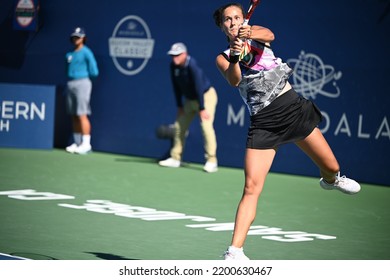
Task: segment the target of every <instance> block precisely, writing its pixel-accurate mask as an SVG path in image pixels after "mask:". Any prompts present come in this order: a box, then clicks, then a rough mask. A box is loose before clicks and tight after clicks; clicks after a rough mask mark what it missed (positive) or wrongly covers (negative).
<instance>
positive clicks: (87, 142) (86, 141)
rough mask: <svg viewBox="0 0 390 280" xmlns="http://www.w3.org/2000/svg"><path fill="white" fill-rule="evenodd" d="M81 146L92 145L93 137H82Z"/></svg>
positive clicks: (85, 135)
mask: <svg viewBox="0 0 390 280" xmlns="http://www.w3.org/2000/svg"><path fill="white" fill-rule="evenodd" d="M81 140H82V141H81V144H83V145H91V135H87V134H84V135H83V136H82V137H81Z"/></svg>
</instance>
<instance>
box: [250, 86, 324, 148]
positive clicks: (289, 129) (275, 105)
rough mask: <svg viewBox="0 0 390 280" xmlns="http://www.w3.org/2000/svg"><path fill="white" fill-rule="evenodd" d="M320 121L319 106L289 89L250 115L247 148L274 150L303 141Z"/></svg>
mask: <svg viewBox="0 0 390 280" xmlns="http://www.w3.org/2000/svg"><path fill="white" fill-rule="evenodd" d="M321 120H322V115H321V111H320V110H319V109H318V107H317V106H316V105H315V104H314V103H313V102H311V101H310V100H307V99H305V98H303V97H302V96H300V95H298V94H297V93H296V92H295V90H294V89H290V90H289V91H287V92H285V93H284V94H282V95H281V96H279V97H278V98H276V99H275V100H274V101H273V102H272V103H271V104H270V105H268V106H267V107H265V108H264V109H263V110H261V111H260V112H259V113H257V114H256V115H254V116H251V124H250V127H249V130H248V138H247V142H246V147H247V148H250V149H272V148H277V147H278V146H280V145H282V144H287V143H294V142H297V141H300V140H303V139H304V138H306V137H307V136H308V135H309V134H310V133H311V132H312V131H313V130H314V128H315V127H316V126H317V125H318V124H319V122H321Z"/></svg>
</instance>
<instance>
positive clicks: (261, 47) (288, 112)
mask: <svg viewBox="0 0 390 280" xmlns="http://www.w3.org/2000/svg"><path fill="white" fill-rule="evenodd" d="M213 16H214V20H215V23H216V25H217V26H218V27H219V28H221V29H222V31H223V32H224V33H225V35H226V36H227V39H228V42H229V48H228V49H227V50H225V51H224V52H222V53H220V54H219V55H218V56H217V58H216V64H217V68H218V69H219V71H220V72H221V74H222V76H223V77H224V78H225V79H226V80H227V82H228V83H229V84H230V85H231V86H234V87H237V88H238V90H239V93H240V95H241V97H242V99H243V101H244V102H245V104H246V105H247V107H248V110H249V113H250V116H251V120H250V127H249V130H248V136H247V143H246V154H245V185H244V191H243V195H242V198H241V200H240V202H239V205H238V209H237V213H236V218H235V226H234V232H233V238H232V241H231V245H230V246H229V247H228V249H227V251H226V252H225V254H224V258H225V260H246V259H248V257H247V256H245V254H244V251H243V246H244V242H245V239H246V236H247V234H248V231H249V228H250V226H251V224H252V222H253V221H254V219H255V216H256V208H257V203H258V199H259V197H260V194H261V191H262V189H263V185H264V181H265V178H266V176H267V174H268V172H269V170H270V168H271V164H272V162H273V160H274V157H275V155H276V152H277V150H278V147H279V146H281V145H282V144H286V143H295V144H296V145H297V146H298V147H299V148H300V149H302V151H303V152H304V153H306V154H307V155H308V156H309V157H310V158H311V159H312V160H313V162H314V163H315V164H316V165H317V166H318V168H319V170H320V175H321V177H322V178H321V179H320V186H321V187H322V188H324V189H326V190H333V189H336V190H340V191H342V192H344V193H347V194H355V193H357V192H359V191H360V185H359V184H358V183H357V182H356V181H354V180H352V179H349V178H346V177H345V176H340V167H339V164H338V162H337V159H336V158H335V156H334V154H333V152H332V150H331V148H330V147H329V145H328V143H327V141H326V140H325V138H324V136H323V135H322V133H321V131H320V130H319V129H318V127H317V125H318V123H319V122H320V121H321V119H322V116H321V112H320V110H319V109H318V108H317V107H316V105H315V104H313V102H311V101H310V100H307V99H305V98H303V97H301V96H300V95H298V94H297V93H296V92H295V91H294V89H293V88H292V86H291V85H290V83H289V82H288V79H289V77H290V75H291V74H292V69H291V68H290V67H289V66H288V65H287V64H286V63H284V62H283V61H282V60H281V59H280V58H278V57H275V55H274V53H273V51H272V49H271V46H270V43H271V42H272V41H273V40H274V34H273V33H272V31H271V30H269V29H268V28H265V27H261V26H255V25H253V26H250V25H243V21H244V16H245V12H244V10H243V7H242V6H241V4H238V3H233V4H227V5H224V6H222V7H220V8H219V9H217V10H216V11H215V12H214V15H213ZM237 53H239V54H240V55H237Z"/></svg>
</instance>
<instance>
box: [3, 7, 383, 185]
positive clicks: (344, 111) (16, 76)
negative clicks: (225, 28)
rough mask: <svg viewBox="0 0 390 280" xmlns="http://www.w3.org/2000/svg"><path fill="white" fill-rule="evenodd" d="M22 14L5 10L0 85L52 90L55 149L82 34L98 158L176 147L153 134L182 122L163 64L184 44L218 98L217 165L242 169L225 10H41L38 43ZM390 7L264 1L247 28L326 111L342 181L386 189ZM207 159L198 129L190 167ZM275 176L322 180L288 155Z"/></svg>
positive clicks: (287, 150)
mask: <svg viewBox="0 0 390 280" xmlns="http://www.w3.org/2000/svg"><path fill="white" fill-rule="evenodd" d="M17 2H19V1H17V0H15V1H11V0H0V7H1V9H0V36H1V38H2V44H1V46H0V82H3V83H28V84H46V85H55V86H56V87H57V98H56V123H55V134H56V135H55V146H56V147H64V146H65V145H67V144H68V140H69V136H70V132H71V131H70V124H69V123H70V122H69V120H68V118H69V117H68V116H66V114H65V110H64V98H63V88H64V85H65V82H66V77H65V59H64V57H65V53H66V52H67V51H68V50H69V49H70V48H71V45H70V42H69V34H70V32H71V30H72V29H73V28H74V27H75V26H83V27H85V29H86V31H87V35H88V41H87V44H88V46H89V47H90V48H91V49H92V50H93V51H94V52H95V55H96V58H97V61H98V65H99V68H100V73H101V74H100V76H99V77H98V78H97V79H96V80H95V81H94V87H93V100H92V108H93V115H92V119H91V120H92V127H93V131H92V145H93V148H94V150H97V151H104V152H112V153H121V154H131V155H139V156H145V157H154V158H162V157H163V156H165V155H166V154H167V151H168V150H169V147H170V145H171V143H170V141H169V140H160V139H158V138H157V137H156V129H157V128H158V127H159V126H160V125H162V124H170V123H173V122H174V119H175V115H176V108H175V102H174V97H173V93H172V87H171V83H170V78H169V63H170V58H169V56H167V54H166V53H167V51H168V49H169V47H170V45H171V44H172V43H174V42H176V41H182V42H184V43H186V45H187V46H188V48H189V52H190V53H191V55H193V56H194V57H195V58H196V59H197V61H198V63H199V64H200V65H201V66H202V67H203V68H204V69H205V71H206V73H207V75H208V76H209V77H210V79H211V81H212V83H213V85H214V86H215V88H216V90H217V92H218V96H219V103H218V107H217V114H216V121H215V127H216V132H217V137H218V158H219V163H220V165H223V166H232V167H241V166H242V162H243V155H244V147H245V139H246V132H247V125H248V121H249V115H248V112H247V109H246V108H245V107H244V105H243V103H242V101H241V98H240V97H239V95H238V91H237V90H236V89H234V88H232V87H230V86H228V85H227V83H226V81H225V80H224V79H223V78H222V77H221V75H220V74H219V72H218V70H217V69H216V67H215V57H216V55H217V54H218V53H219V52H220V51H222V50H224V49H225V48H226V46H227V43H226V40H225V38H224V35H223V33H222V32H221V31H220V30H219V29H218V28H217V27H216V26H215V24H214V22H213V19H212V13H213V12H214V10H215V9H216V8H218V7H219V6H220V5H222V4H224V3H226V1H221V0H213V1H206V0H199V1H196V2H190V1H179V0H168V1H156V0H150V1H147V2H145V1H128V0H116V1H91V0H84V1H75V0H69V1H59V0H50V1H40V10H39V21H38V22H39V24H40V28H38V30H37V31H23V30H17V29H15V28H14V26H13V22H14V15H15V4H16V3H17ZM35 2H36V1H34V3H35ZM38 3H39V1H38ZM241 3H242V4H244V5H245V6H247V5H248V3H247V1H241ZM389 6H390V4H389V1H385V0H371V1H367V0H357V1H353V2H351V1H339V0H330V1H310V0H302V1H299V2H298V3H297V2H291V1H285V0H281V1H274V0H272V1H271V0H264V1H262V2H261V4H260V6H259V7H258V8H257V10H256V11H255V14H254V16H253V17H252V19H251V21H252V24H253V23H257V24H259V25H264V26H267V27H269V28H270V29H271V30H272V31H273V32H274V33H275V36H276V40H275V42H274V43H273V49H274V51H275V53H276V55H277V56H280V57H282V58H283V59H284V60H285V61H288V62H289V63H290V64H291V65H292V66H293V68H294V70H295V72H294V75H293V76H292V77H291V79H290V82H291V83H292V84H293V85H294V86H295V88H296V89H297V91H298V92H299V93H301V94H302V95H304V96H305V97H307V98H311V99H313V100H314V101H315V102H316V104H317V105H318V106H319V107H320V109H321V110H322V112H323V115H324V121H323V122H322V123H321V125H320V128H321V129H322V130H323V132H324V134H325V136H326V138H327V139H328V141H329V143H330V144H331V146H332V148H333V150H334V152H335V154H336V156H337V157H338V160H339V162H340V164H341V167H342V172H343V173H346V174H347V175H349V176H351V177H354V178H356V179H358V180H359V181H362V182H370V183H377V184H384V185H390V175H389V166H390V159H389V155H390V148H389V146H390V126H389V104H390V102H389V100H390V94H389V91H390V89H389V86H388V79H389V78H388V76H389V74H390V69H389V62H390V55H389V49H390V43H389V35H390V15H389V14H388V13H389ZM202 147H203V141H202V137H201V133H200V129H199V124H198V123H197V122H194V124H193V125H192V126H191V129H190V133H189V136H188V141H187V147H186V150H185V153H184V160H185V161H193V162H200V163H202V162H203V161H204V158H203V148H202ZM272 171H274V172H286V173H293V174H301V175H310V176H317V175H318V170H317V168H316V166H315V165H314V164H313V163H312V162H311V161H310V160H309V159H308V158H307V157H306V156H305V155H304V154H303V153H302V152H300V151H299V150H298V149H297V148H296V147H295V146H294V145H293V144H291V145H286V146H284V147H282V148H281V149H280V151H279V153H278V155H277V157H276V160H275V162H274V165H273V167H272Z"/></svg>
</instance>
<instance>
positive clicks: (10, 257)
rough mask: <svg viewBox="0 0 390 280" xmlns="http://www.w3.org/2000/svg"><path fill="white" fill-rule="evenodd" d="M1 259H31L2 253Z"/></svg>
mask: <svg viewBox="0 0 390 280" xmlns="http://www.w3.org/2000/svg"><path fill="white" fill-rule="evenodd" d="M3 257H6V258H3ZM0 260H29V259H26V258H22V257H17V256H11V255H8V254H3V253H0Z"/></svg>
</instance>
